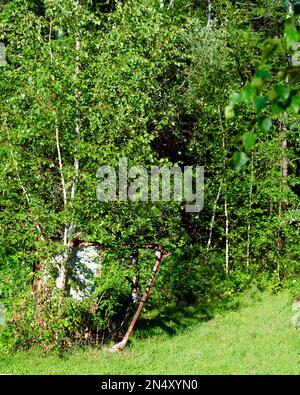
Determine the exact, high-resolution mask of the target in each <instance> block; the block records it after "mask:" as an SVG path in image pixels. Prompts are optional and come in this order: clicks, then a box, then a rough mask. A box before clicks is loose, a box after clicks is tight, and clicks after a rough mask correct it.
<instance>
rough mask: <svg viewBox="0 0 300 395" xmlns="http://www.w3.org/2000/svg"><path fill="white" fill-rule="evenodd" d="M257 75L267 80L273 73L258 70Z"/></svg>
mask: <svg viewBox="0 0 300 395" xmlns="http://www.w3.org/2000/svg"><path fill="white" fill-rule="evenodd" d="M255 77H257V78H262V79H263V80H266V81H267V80H269V79H270V78H271V77H272V74H271V73H270V72H269V71H267V70H257V72H256V73H255Z"/></svg>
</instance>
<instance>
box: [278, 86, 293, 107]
mask: <svg viewBox="0 0 300 395" xmlns="http://www.w3.org/2000/svg"><path fill="white" fill-rule="evenodd" d="M274 89H275V92H276V93H277V94H278V96H279V97H280V99H281V100H282V101H283V102H284V103H285V102H286V101H287V100H288V98H289V97H290V92H291V88H290V87H289V86H288V85H275V87H274Z"/></svg>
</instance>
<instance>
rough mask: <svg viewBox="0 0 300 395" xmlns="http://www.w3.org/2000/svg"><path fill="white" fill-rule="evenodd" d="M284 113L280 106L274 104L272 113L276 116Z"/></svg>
mask: <svg viewBox="0 0 300 395" xmlns="http://www.w3.org/2000/svg"><path fill="white" fill-rule="evenodd" d="M283 111H285V110H284V108H282V107H280V106H279V105H278V104H276V103H273V104H272V113H273V114H274V115H278V114H281V113H282V112H283Z"/></svg>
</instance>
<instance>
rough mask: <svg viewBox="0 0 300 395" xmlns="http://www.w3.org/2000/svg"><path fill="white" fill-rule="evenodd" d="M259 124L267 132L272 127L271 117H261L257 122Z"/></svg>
mask: <svg viewBox="0 0 300 395" xmlns="http://www.w3.org/2000/svg"><path fill="white" fill-rule="evenodd" d="M257 126H258V128H259V129H260V130H262V131H263V132H265V133H267V132H268V131H269V130H270V129H271V127H272V120H271V119H270V118H263V119H260V120H259V121H258V123H257Z"/></svg>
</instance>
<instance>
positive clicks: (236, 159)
mask: <svg viewBox="0 0 300 395" xmlns="http://www.w3.org/2000/svg"><path fill="white" fill-rule="evenodd" d="M232 160H233V163H234V167H235V168H236V169H237V170H240V169H241V168H242V167H243V166H245V164H246V163H247V162H248V160H249V158H248V156H247V155H246V153H245V152H241V151H236V152H235V153H234V154H233V157H232Z"/></svg>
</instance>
